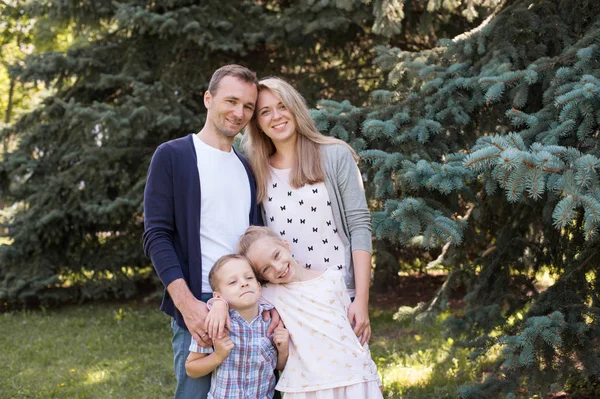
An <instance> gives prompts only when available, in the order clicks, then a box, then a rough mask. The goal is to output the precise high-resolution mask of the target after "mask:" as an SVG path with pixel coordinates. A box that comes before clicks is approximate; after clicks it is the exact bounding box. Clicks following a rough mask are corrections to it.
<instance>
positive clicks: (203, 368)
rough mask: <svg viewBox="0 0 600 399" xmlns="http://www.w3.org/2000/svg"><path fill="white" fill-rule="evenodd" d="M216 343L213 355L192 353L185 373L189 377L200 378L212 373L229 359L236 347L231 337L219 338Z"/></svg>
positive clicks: (187, 360) (187, 361)
mask: <svg viewBox="0 0 600 399" xmlns="http://www.w3.org/2000/svg"><path fill="white" fill-rule="evenodd" d="M214 343H215V351H214V352H213V353H210V354H206V353H197V352H190V354H189V356H188V358H187V359H186V361H185V372H186V373H187V375H188V377H191V378H198V377H203V376H205V375H207V374H209V373H211V372H212V371H213V370H214V369H216V368H217V367H219V366H220V365H221V363H223V362H224V361H225V359H227V357H228V356H229V354H230V353H231V350H232V349H233V346H234V345H233V342H231V338H229V336H226V337H223V338H217V339H215V341H214Z"/></svg>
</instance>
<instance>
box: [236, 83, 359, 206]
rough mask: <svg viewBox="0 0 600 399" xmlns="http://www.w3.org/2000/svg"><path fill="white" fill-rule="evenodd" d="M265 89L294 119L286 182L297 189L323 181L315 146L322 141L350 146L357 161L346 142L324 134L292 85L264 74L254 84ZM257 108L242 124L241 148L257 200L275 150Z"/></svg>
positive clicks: (264, 192)
mask: <svg viewBox="0 0 600 399" xmlns="http://www.w3.org/2000/svg"><path fill="white" fill-rule="evenodd" d="M263 90H269V91H270V92H271V93H272V94H273V95H275V96H276V97H277V98H279V99H280V100H281V102H282V103H283V105H285V107H286V108H287V109H288V110H289V111H290V112H291V113H292V115H293V117H294V119H295V122H296V132H297V133H298V134H297V136H296V159H295V160H294V165H293V166H292V170H291V172H290V184H291V185H292V187H294V188H300V187H302V186H304V185H305V184H315V183H319V182H322V181H324V180H325V172H324V171H323V168H322V166H321V154H320V151H319V147H320V146H321V145H324V144H342V145H345V146H346V147H348V148H349V149H350V151H351V152H352V155H353V156H354V158H355V159H356V161H358V155H356V152H354V150H353V149H352V147H350V146H349V145H348V144H347V143H345V142H343V141H342V140H339V139H336V138H334V137H328V136H324V135H322V134H321V132H319V131H318V130H317V127H316V125H315V123H314V121H313V120H312V118H311V117H310V112H309V111H308V107H307V106H306V102H305V101H304V98H303V97H302V95H300V93H298V91H297V90H296V89H294V87H292V85H290V84H289V83H288V82H286V81H285V80H283V79H280V78H276V77H268V78H264V79H261V80H260V81H259V83H258V92H259V93H260V92H261V91H263ZM258 112H259V110H258V107H257V108H256V110H255V111H254V116H253V117H252V120H251V121H250V123H249V124H248V126H247V127H246V131H247V132H248V133H247V134H246V135H245V142H244V149H245V152H246V154H248V156H249V158H250V163H251V165H252V170H253V171H254V175H255V176H256V183H257V191H258V193H257V196H258V202H262V201H263V200H264V199H265V198H266V196H267V184H268V182H269V177H270V175H271V171H270V170H269V158H270V157H271V156H272V155H273V154H274V153H275V150H276V149H275V145H274V144H273V141H272V140H271V139H270V138H269V137H268V136H267V135H266V134H265V133H264V132H263V131H262V130H261V129H260V127H259V126H258V122H257V116H258Z"/></svg>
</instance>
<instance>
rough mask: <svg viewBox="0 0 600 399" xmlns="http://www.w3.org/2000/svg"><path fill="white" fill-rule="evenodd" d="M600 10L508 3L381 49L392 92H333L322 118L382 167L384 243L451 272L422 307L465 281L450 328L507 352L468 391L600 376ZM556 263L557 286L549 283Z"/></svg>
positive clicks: (474, 343) (550, 385)
mask: <svg viewBox="0 0 600 399" xmlns="http://www.w3.org/2000/svg"><path fill="white" fill-rule="evenodd" d="M599 17H600V4H599V3H597V2H590V1H568V2H567V1H563V0H543V1H537V2H530V1H524V0H513V1H504V2H501V3H499V4H497V8H496V10H495V12H494V13H493V14H492V15H491V16H490V18H489V19H486V21H484V22H483V23H482V24H481V25H480V26H478V27H477V28H476V29H473V30H471V31H469V32H466V33H464V34H461V35H459V36H457V37H454V38H453V39H452V40H446V41H444V42H443V44H444V45H443V46H442V47H439V48H433V49H430V50H426V51H418V52H406V51H401V50H399V49H397V48H389V47H379V48H378V57H377V64H378V65H379V66H380V67H381V68H382V69H383V70H385V71H386V72H387V74H388V90H376V91H374V92H373V93H372V96H371V99H372V101H371V103H370V105H369V106H368V107H363V108H360V107H358V108H357V107H354V106H352V105H351V104H350V103H338V102H331V101H323V102H322V103H321V106H320V110H319V111H315V113H314V117H315V118H316V119H317V120H318V122H319V126H320V127H321V128H322V129H327V130H328V131H329V132H330V134H333V135H336V136H338V137H342V138H345V139H348V140H351V141H352V142H353V143H354V145H355V146H356V147H357V148H358V149H360V150H362V156H363V159H365V160H366V162H367V163H368V164H369V165H370V167H369V176H370V182H371V184H372V185H373V187H372V190H373V192H374V193H375V196H376V198H377V199H378V202H379V204H380V206H381V211H380V212H378V213H377V214H376V215H375V221H374V224H375V231H376V234H377V237H379V238H386V239H388V240H391V241H392V242H397V243H400V244H402V245H405V246H407V247H410V248H412V251H413V252H412V253H413V256H423V251H427V252H425V254H426V256H428V258H429V259H431V260H432V262H431V263H430V266H439V267H443V268H445V269H447V270H449V271H450V274H449V276H448V281H447V284H445V285H444V287H443V289H442V290H441V291H440V292H439V294H438V296H437V297H436V298H435V299H434V300H433V301H432V302H431V303H430V304H428V305H427V306H423V307H422V309H421V310H422V312H431V311H435V310H436V309H440V308H443V307H444V306H445V299H447V294H448V292H449V291H450V290H451V289H452V287H453V286H456V285H457V284H458V283H462V284H466V286H467V289H468V293H467V295H466V297H465V302H466V309H465V315H464V317H455V318H451V319H450V320H449V323H448V324H449V327H450V332H452V333H453V335H454V336H460V335H462V336H463V338H464V340H463V343H462V345H467V346H469V347H472V348H473V352H472V353H473V358H478V357H479V356H485V355H486V354H487V353H488V350H489V349H490V348H491V347H492V346H493V345H498V344H499V345H501V347H503V348H504V352H503V355H502V356H501V358H500V360H499V361H498V363H497V365H496V368H495V370H494V373H492V374H491V375H490V376H489V377H488V378H486V380H485V381H483V382H481V383H478V384H475V385H472V386H468V387H463V388H461V390H460V394H461V396H462V397H464V398H490V397H496V396H503V397H504V396H505V397H515V395H517V394H518V393H520V394H528V395H533V394H540V395H545V394H547V393H548V392H549V391H550V390H552V389H555V388H557V387H561V386H564V387H567V388H568V387H569V386H574V385H575V384H576V383H577V384H584V385H585V384H587V385H588V386H591V385H593V384H595V383H594V381H598V377H600V358H599V354H600V347H599V345H598V336H599V332H600V322H599V316H600V313H599V311H600V308H599V302H598V300H599V298H600V297H599V293H600V292H599V291H600V287H599V285H598V284H599V280H598V279H599V278H600V275H598V273H597V267H596V265H597V264H596V263H595V261H594V257H596V256H597V254H598V250H599V249H600V248H599V241H598V232H599V231H598V226H599V223H600V186H599V180H598V171H599V168H600V158H599V157H600V154H599V148H600V147H599V143H600V141H599V133H600V129H599V123H600V80H599V78H598V77H599V76H600V48H599V45H600V24H599V22H598V21H599V20H600V18H599ZM419 247H420V248H422V251H415V249H416V248H419ZM405 254H409V255H410V253H409V252H408V251H407V252H406V253H405ZM427 254H428V255H427ZM404 261H406V262H410V261H411V259H410V258H408V259H404ZM542 268H546V269H547V270H549V271H550V272H551V273H552V274H553V275H555V276H556V282H555V283H554V285H552V286H551V287H549V288H548V289H547V290H545V291H543V292H540V291H538V289H537V288H536V274H537V273H538V272H539V271H540V270H541V269H542ZM521 314H523V315H524V317H523V320H522V321H519V317H518V316H520V315H521ZM423 315H426V313H425V314H423V313H421V316H423ZM507 321H508V322H507Z"/></svg>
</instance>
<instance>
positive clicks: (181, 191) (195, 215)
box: [143, 134, 262, 328]
mask: <svg viewBox="0 0 600 399" xmlns="http://www.w3.org/2000/svg"><path fill="white" fill-rule="evenodd" d="M234 151H235V150H234ZM235 153H236V155H237V156H238V158H239V159H240V161H241V162H242V164H243V165H244V168H246V172H247V173H248V180H249V182H250V201H251V203H250V214H249V215H248V221H249V224H251V225H262V216H261V212H260V211H259V207H258V204H257V202H256V182H255V180H254V176H253V175H252V171H251V169H250V166H249V164H248V162H247V161H246V159H245V158H244V157H243V156H242V155H241V154H239V153H238V152H237V151H236V152H235ZM215 167H218V165H215ZM143 241H144V253H145V254H146V256H149V257H150V259H151V260H152V264H154V268H155V269H156V272H157V273H158V277H159V278H160V280H161V281H162V283H163V285H164V286H165V291H164V296H163V301H162V304H161V306H160V308H161V310H163V311H164V312H165V313H167V314H168V315H170V316H171V317H173V318H175V321H176V322H177V324H178V325H180V326H181V327H184V328H185V327H186V326H185V323H184V321H183V317H182V315H181V313H180V312H179V311H178V310H177V309H176V307H175V304H174V303H173V300H172V299H171V297H170V295H169V293H168V291H167V290H166V287H167V286H168V285H169V284H171V282H173V281H174V280H176V279H179V278H183V279H184V280H185V281H186V282H187V285H188V287H189V288H190V291H191V292H192V294H194V296H195V297H196V298H200V295H201V294H202V256H201V253H202V252H201V251H202V248H201V247H200V178H199V176H198V167H197V159H196V150H195V147H194V138H193V135H192V134H189V135H188V136H186V137H182V138H179V139H175V140H171V141H168V142H166V143H163V144H161V145H160V146H159V147H158V148H157V150H156V152H155V153H154V155H153V156H152V161H151V162H150V167H149V169H148V179H147V181H146V188H145V190H144V235H143Z"/></svg>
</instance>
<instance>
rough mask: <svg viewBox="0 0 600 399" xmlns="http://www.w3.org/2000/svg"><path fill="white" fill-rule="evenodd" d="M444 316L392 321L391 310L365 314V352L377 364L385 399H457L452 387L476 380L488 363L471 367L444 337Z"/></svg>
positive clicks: (446, 315) (451, 341)
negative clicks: (368, 324) (423, 320)
mask: <svg viewBox="0 0 600 399" xmlns="http://www.w3.org/2000/svg"><path fill="white" fill-rule="evenodd" d="M448 315H449V314H448V313H445V314H443V315H441V316H440V317H438V318H437V319H436V320H435V321H434V322H433V323H430V324H423V323H414V322H412V321H411V320H404V321H396V320H394V318H393V316H394V312H393V311H382V310H378V309H375V310H373V311H372V314H371V323H372V329H373V337H372V338H371V343H370V347H371V354H372V356H373V359H374V360H375V362H376V363H377V368H378V370H379V373H380V376H381V379H382V382H383V387H384V397H385V398H402V399H425V398H427V399H430V398H436V399H442V398H452V399H454V398H457V397H458V395H457V393H458V388H459V387H460V386H462V385H465V384H468V383H471V382H473V381H477V380H478V379H480V378H481V375H482V370H484V369H485V368H486V367H488V366H489V364H491V362H492V361H493V359H491V358H490V359H489V360H488V361H487V362H484V363H477V364H476V363H473V362H472V361H470V360H469V359H468V352H467V351H466V350H465V349H460V348H455V347H453V340H452V339H451V338H446V337H445V336H444V327H443V325H442V321H443V319H444V318H446V317H448Z"/></svg>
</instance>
